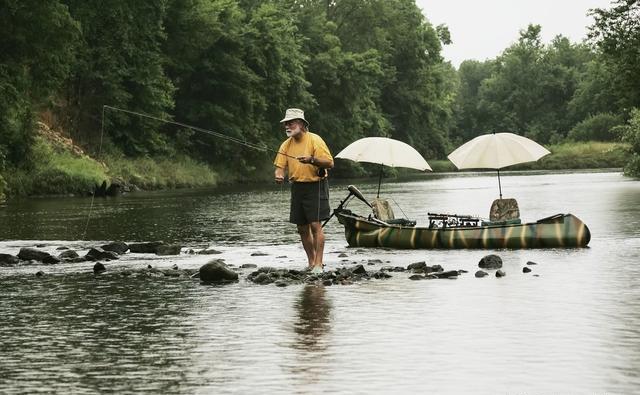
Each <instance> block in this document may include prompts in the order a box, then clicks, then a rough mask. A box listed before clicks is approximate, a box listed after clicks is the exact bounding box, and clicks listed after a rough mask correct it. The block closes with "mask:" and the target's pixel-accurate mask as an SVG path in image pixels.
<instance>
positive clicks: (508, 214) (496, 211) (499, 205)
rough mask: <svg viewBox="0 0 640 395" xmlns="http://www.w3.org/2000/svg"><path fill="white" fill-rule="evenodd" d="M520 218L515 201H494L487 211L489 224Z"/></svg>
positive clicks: (511, 199)
mask: <svg viewBox="0 0 640 395" xmlns="http://www.w3.org/2000/svg"><path fill="white" fill-rule="evenodd" d="M519 218H520V209H519V208H518V202H517V201H516V199H513V198H509V199H496V200H494V201H493V203H492V204H491V210H489V220H490V221H491V222H498V221H508V220H513V219H519Z"/></svg>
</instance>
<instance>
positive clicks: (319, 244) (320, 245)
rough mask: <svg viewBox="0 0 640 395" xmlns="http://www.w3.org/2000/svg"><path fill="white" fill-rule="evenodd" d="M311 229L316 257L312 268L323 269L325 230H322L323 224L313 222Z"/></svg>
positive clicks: (310, 225)
mask: <svg viewBox="0 0 640 395" xmlns="http://www.w3.org/2000/svg"><path fill="white" fill-rule="evenodd" d="M309 227H310V228H311V234H312V239H313V241H314V246H313V250H314V256H315V262H314V263H313V264H312V266H317V267H319V268H322V258H323V257H324V230H322V224H321V223H320V222H312V223H310V224H309Z"/></svg>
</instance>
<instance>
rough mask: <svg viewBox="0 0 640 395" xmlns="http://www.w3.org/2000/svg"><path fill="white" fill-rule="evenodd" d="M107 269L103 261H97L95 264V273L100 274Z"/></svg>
mask: <svg viewBox="0 0 640 395" xmlns="http://www.w3.org/2000/svg"><path fill="white" fill-rule="evenodd" d="M106 270H107V268H106V267H104V265H103V264H102V263H100V262H96V264H95V265H93V273H94V274H100V273H102V272H104V271H106Z"/></svg>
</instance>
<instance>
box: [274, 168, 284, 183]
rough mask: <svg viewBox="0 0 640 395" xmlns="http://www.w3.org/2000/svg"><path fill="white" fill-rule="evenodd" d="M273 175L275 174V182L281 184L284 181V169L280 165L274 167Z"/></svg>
mask: <svg viewBox="0 0 640 395" xmlns="http://www.w3.org/2000/svg"><path fill="white" fill-rule="evenodd" d="M274 175H275V180H276V183H278V184H282V183H283V182H284V169H282V168H280V167H276V171H275V174H274Z"/></svg>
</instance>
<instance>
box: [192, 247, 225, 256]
mask: <svg viewBox="0 0 640 395" xmlns="http://www.w3.org/2000/svg"><path fill="white" fill-rule="evenodd" d="M197 254H198V255H215V254H222V251H218V250H214V249H213V248H205V249H204V250H202V251H198V252H197Z"/></svg>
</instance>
